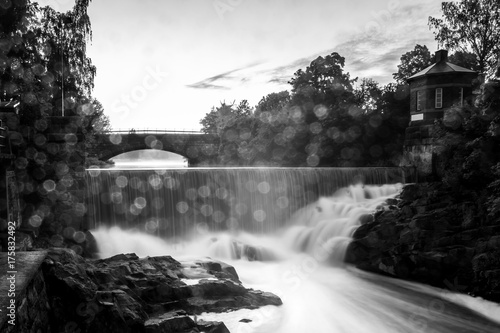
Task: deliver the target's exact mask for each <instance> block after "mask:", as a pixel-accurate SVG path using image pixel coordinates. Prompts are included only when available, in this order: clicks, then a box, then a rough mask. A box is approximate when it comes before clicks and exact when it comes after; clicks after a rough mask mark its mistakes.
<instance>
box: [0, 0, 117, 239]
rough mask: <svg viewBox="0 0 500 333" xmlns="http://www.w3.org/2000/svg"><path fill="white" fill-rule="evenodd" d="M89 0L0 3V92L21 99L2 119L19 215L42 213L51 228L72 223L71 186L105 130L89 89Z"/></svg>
mask: <svg viewBox="0 0 500 333" xmlns="http://www.w3.org/2000/svg"><path fill="white" fill-rule="evenodd" d="M89 2H90V1H89V0H77V1H75V6H74V8H73V9H72V10H71V11H68V12H66V13H58V12H55V11H54V10H53V9H51V8H49V7H44V8H41V7H39V6H38V4H36V3H31V2H30V1H29V0H16V1H4V2H3V4H2V5H1V6H0V22H1V23H0V24H1V29H0V97H1V98H2V99H17V100H19V101H20V102H21V103H20V121H19V122H17V123H15V122H12V123H10V124H9V133H10V135H11V137H15V138H17V140H15V141H14V143H13V145H14V148H16V149H17V150H16V154H17V159H16V160H15V163H14V166H15V167H16V174H17V178H18V181H19V183H20V192H21V195H22V205H23V207H22V208H23V215H24V218H25V220H26V221H27V222H29V223H30V224H31V223H34V225H36V224H37V223H35V222H37V221H42V220H43V224H42V227H43V228H44V229H46V230H49V231H50V233H51V234H54V233H61V232H62V230H63V228H64V226H68V225H71V224H73V227H74V228H79V227H80V226H79V225H76V223H77V220H78V219H79V218H81V215H78V214H79V213H78V210H75V207H77V208H78V207H81V206H80V205H81V198H77V197H75V196H74V195H73V194H72V193H73V192H74V191H73V190H75V189H79V188H80V186H81V185H82V184H81V182H82V178H83V176H84V167H85V162H86V159H87V156H86V148H89V147H90V146H92V145H94V144H96V141H95V136H94V134H96V133H100V132H105V131H107V130H108V129H109V119H108V118H107V117H106V115H105V114H104V110H103V108H102V105H101V104H100V103H99V102H98V101H97V100H95V99H94V98H92V96H91V91H92V88H93V85H94V76H95V67H94V66H93V65H92V63H91V60H90V58H88V57H87V56H86V43H87V42H88V41H89V40H90V38H91V26H90V21H89V17H88V15H87V8H88V5H89ZM63 105H64V109H62V106H63ZM63 111H64V112H63ZM62 114H64V115H65V116H67V117H58V116H60V115H62ZM54 133H57V135H54ZM75 213H76V215H75ZM71 214H73V215H71Z"/></svg>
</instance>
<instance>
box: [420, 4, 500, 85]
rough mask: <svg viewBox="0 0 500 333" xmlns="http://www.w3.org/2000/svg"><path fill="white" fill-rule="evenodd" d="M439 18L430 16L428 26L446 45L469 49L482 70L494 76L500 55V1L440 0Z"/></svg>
mask: <svg viewBox="0 0 500 333" xmlns="http://www.w3.org/2000/svg"><path fill="white" fill-rule="evenodd" d="M441 9H442V11H443V15H442V18H434V17H429V27H430V28H431V29H432V30H434V36H435V38H436V40H437V41H438V42H439V43H440V44H441V45H442V46H444V47H445V48H448V49H451V50H457V51H462V52H472V53H473V54H474V55H475V56H476V59H477V66H478V69H479V70H480V71H481V72H484V73H488V75H489V76H492V75H493V72H492V71H493V68H494V67H495V65H496V63H497V62H498V59H499V54H500V2H498V0H462V1H460V2H443V3H442V4H441Z"/></svg>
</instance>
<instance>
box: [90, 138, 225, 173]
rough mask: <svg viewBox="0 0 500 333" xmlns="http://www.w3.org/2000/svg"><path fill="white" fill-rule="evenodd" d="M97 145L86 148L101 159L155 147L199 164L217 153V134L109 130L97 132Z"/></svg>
mask: <svg viewBox="0 0 500 333" xmlns="http://www.w3.org/2000/svg"><path fill="white" fill-rule="evenodd" d="M96 139H97V145H96V146H95V148H94V149H92V150H91V151H89V153H91V154H92V155H94V156H96V157H97V158H99V159H100V160H109V159H111V158H113V157H115V156H117V155H119V154H122V153H127V152H131V151H135V150H143V149H157V150H163V151H167V152H171V153H175V154H178V155H181V156H184V157H185V158H186V159H187V160H188V162H189V165H191V166H193V165H198V164H199V163H200V162H201V161H203V160H208V159H210V158H211V157H213V156H214V155H215V154H217V149H218V136H217V135H215V134H205V133H201V132H195V131H168V130H165V131H155V132H153V131H147V130H135V131H128V132H125V131H111V132H109V133H106V134H100V135H97V137H96Z"/></svg>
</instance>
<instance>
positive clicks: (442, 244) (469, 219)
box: [345, 183, 500, 301]
mask: <svg viewBox="0 0 500 333" xmlns="http://www.w3.org/2000/svg"><path fill="white" fill-rule="evenodd" d="M397 200H399V201H398V204H397V206H396V205H394V206H395V207H396V208H395V209H393V210H379V211H377V212H376V213H375V214H374V215H373V216H374V218H373V221H369V222H367V223H365V224H362V225H361V226H360V227H359V228H358V229H357V230H356V231H355V232H354V235H353V241H352V242H351V243H350V244H349V245H348V247H347V252H346V256H345V261H346V262H347V263H350V264H354V265H355V266H356V267H358V268H360V269H364V270H367V271H371V272H376V273H380V274H384V275H386V274H389V275H393V276H395V277H398V278H403V279H410V280H414V281H418V282H422V283H427V284H431V285H434V286H438V287H442V288H449V289H451V290H454V291H457V290H458V291H460V292H468V293H472V294H474V295H478V296H481V297H484V298H486V299H488V300H494V301H496V300H498V301H500V297H499V296H500V277H499V275H498V274H499V272H498V267H500V227H499V225H498V221H492V220H491V218H490V217H489V216H487V215H485V214H487V210H486V209H484V208H483V209H480V208H479V204H480V203H482V202H484V200H483V201H481V200H480V199H478V195H477V193H474V192H467V191H461V192H460V193H457V192H456V191H455V192H454V191H452V190H451V189H450V188H449V187H447V186H445V185H443V184H442V183H423V184H411V185H406V186H405V187H404V188H403V190H402V192H401V194H400V195H399V198H398V199H397ZM390 203H392V204H394V203H395V202H390ZM455 281H457V282H455ZM457 284H458V285H459V286H460V288H458V287H457Z"/></svg>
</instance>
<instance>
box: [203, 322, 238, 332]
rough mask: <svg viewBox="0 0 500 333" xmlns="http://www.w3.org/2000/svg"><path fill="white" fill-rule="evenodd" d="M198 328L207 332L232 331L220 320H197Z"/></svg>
mask: <svg viewBox="0 0 500 333" xmlns="http://www.w3.org/2000/svg"><path fill="white" fill-rule="evenodd" d="M196 324H197V326H198V329H199V330H200V331H201V332H206V333H230V332H229V330H228V329H227V327H226V325H224V323H221V322H218V321H203V320H199V321H197V322H196Z"/></svg>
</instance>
